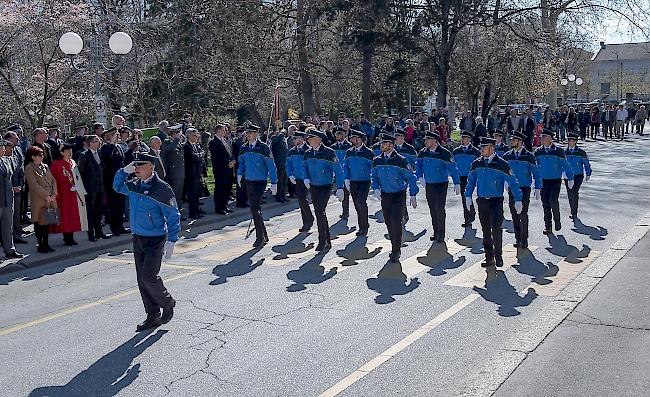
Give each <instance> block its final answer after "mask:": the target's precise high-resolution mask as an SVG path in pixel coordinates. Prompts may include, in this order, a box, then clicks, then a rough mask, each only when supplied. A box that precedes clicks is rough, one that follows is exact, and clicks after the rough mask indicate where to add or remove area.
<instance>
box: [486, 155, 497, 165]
mask: <svg viewBox="0 0 650 397" xmlns="http://www.w3.org/2000/svg"><path fill="white" fill-rule="evenodd" d="M496 155H497V154H496V152H494V153H492V155H490V157H487V161H488V163H491V162H492V160H494V157H495V156H496ZM483 158H485V157H483Z"/></svg>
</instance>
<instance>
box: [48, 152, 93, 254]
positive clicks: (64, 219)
mask: <svg viewBox="0 0 650 397" xmlns="http://www.w3.org/2000/svg"><path fill="white" fill-rule="evenodd" d="M72 151H73V146H72V145H71V144H68V143H66V144H63V145H61V159H59V160H54V162H53V163H52V167H51V171H52V175H53V176H54V180H55V181H56V191H57V193H56V203H57V206H58V207H59V211H60V220H61V222H60V223H59V224H58V225H52V226H51V232H52V233H62V234H63V243H64V244H65V245H67V246H71V245H77V242H76V241H75V240H74V233H75V232H80V231H87V230H88V224H87V215H86V189H85V188H84V185H83V181H82V179H81V175H80V174H79V169H78V168H77V163H76V162H75V161H74V160H73V159H72Z"/></svg>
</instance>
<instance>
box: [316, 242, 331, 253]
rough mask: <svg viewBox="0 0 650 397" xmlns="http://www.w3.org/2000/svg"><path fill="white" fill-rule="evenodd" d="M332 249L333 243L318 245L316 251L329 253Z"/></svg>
mask: <svg viewBox="0 0 650 397" xmlns="http://www.w3.org/2000/svg"><path fill="white" fill-rule="evenodd" d="M331 248H332V243H329V242H328V243H318V245H317V246H316V251H327V250H328V249H331Z"/></svg>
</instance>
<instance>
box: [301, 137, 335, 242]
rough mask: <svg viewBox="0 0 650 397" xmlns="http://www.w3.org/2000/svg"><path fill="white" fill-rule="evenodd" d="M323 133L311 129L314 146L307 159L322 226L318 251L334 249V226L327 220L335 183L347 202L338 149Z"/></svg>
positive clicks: (306, 173)
mask: <svg viewBox="0 0 650 397" xmlns="http://www.w3.org/2000/svg"><path fill="white" fill-rule="evenodd" d="M323 138H324V136H323V134H322V133H321V132H319V131H316V129H315V128H308V129H307V140H308V141H309V146H310V148H309V149H307V151H306V152H305V158H304V162H303V171H304V176H305V179H304V183H305V187H306V188H307V189H309V190H310V191H311V199H312V203H313V204H314V215H315V217H316V224H317V226H318V245H317V246H316V251H326V250H328V249H330V248H332V242H331V238H330V229H329V224H328V222H327V214H326V213H325V210H326V208H327V202H328V201H329V198H330V195H331V193H332V183H333V181H334V182H335V183H336V187H337V189H336V197H337V198H338V199H339V201H343V196H344V194H343V174H342V170H341V164H340V163H339V160H338V157H336V152H334V150H333V149H332V148H329V147H327V146H325V145H324V144H323Z"/></svg>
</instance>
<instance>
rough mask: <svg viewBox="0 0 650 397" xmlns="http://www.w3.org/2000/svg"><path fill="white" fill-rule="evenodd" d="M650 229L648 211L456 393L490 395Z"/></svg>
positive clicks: (649, 214) (524, 325) (649, 213)
mask: <svg viewBox="0 0 650 397" xmlns="http://www.w3.org/2000/svg"><path fill="white" fill-rule="evenodd" d="M649 231H650V212H648V213H647V214H645V215H644V216H642V217H641V219H640V220H639V221H638V222H637V223H636V224H635V226H634V227H632V229H630V230H629V231H628V232H627V233H626V234H625V235H624V236H623V237H621V238H620V239H619V240H618V241H616V243H614V244H613V245H612V247H611V248H609V249H608V250H607V251H605V252H604V253H603V254H602V255H600V256H599V257H598V258H596V260H594V262H593V263H592V264H591V265H589V266H588V267H587V268H586V269H584V271H583V272H582V273H580V274H579V275H578V276H577V277H576V278H575V279H574V280H573V281H572V282H571V283H570V284H569V285H567V286H566V287H565V288H564V289H563V290H562V292H561V293H560V294H559V295H558V296H557V297H555V298H554V299H553V301H552V302H550V303H549V304H548V305H547V306H546V307H545V308H544V309H543V310H542V311H541V312H540V313H539V314H538V315H537V316H536V317H535V318H534V319H531V320H528V321H527V322H526V323H524V324H523V325H522V326H521V328H520V330H519V331H518V332H517V333H515V334H514V335H513V336H512V337H511V338H510V339H509V340H508V341H506V343H505V346H507V348H503V349H501V350H500V351H499V352H498V353H497V354H496V355H495V356H493V357H491V358H490V359H488V360H487V361H485V362H484V364H483V365H482V366H481V367H480V368H479V369H478V370H477V371H476V372H474V373H472V374H470V375H469V376H468V377H467V378H466V380H465V381H464V382H463V383H462V384H461V385H460V386H459V388H458V392H457V393H454V395H458V396H468V397H469V396H491V395H493V394H494V393H495V392H496V391H497V390H498V389H499V387H501V385H502V384H503V383H504V382H505V381H506V380H507V379H508V378H509V377H510V375H512V373H513V372H514V371H515V370H516V369H517V368H518V367H519V365H521V363H522V362H523V361H524V360H525V359H526V357H528V355H529V354H530V353H532V352H533V351H535V349H537V347H539V345H541V344H542V342H544V340H545V339H546V337H547V336H548V335H549V334H550V333H551V332H553V330H555V328H557V327H558V326H559V325H560V324H561V323H562V322H563V321H564V320H565V319H566V318H567V317H568V316H569V315H570V314H571V313H572V312H573V311H574V310H575V308H576V307H577V306H578V305H579V304H580V303H581V302H582V301H583V300H584V299H585V298H586V297H587V295H589V293H590V292H591V291H592V290H593V289H594V288H595V287H596V286H597V285H598V284H599V283H600V281H601V280H602V279H603V278H604V277H605V276H606V275H607V273H609V271H610V270H611V269H612V268H613V267H614V266H616V264H617V263H618V262H619V261H620V260H621V259H623V258H624V257H625V255H627V253H628V252H629V251H630V250H631V249H632V248H633V247H634V246H635V245H636V244H637V243H638V242H639V241H640V240H641V239H642V238H643V237H644V236H645V235H646V234H647V233H648V232H649Z"/></svg>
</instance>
